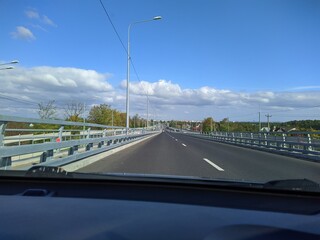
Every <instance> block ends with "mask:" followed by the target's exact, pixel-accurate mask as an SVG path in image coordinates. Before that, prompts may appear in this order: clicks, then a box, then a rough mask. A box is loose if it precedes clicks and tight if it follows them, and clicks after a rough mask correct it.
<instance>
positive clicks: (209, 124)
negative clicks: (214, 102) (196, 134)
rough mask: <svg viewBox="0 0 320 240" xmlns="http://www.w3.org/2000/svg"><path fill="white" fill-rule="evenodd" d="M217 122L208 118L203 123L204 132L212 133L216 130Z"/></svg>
mask: <svg viewBox="0 0 320 240" xmlns="http://www.w3.org/2000/svg"><path fill="white" fill-rule="evenodd" d="M214 125H215V121H214V120H213V118H212V117H207V118H205V119H204V120H203V121H202V132H212V131H213V130H214Z"/></svg>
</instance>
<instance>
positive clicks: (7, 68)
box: [0, 66, 14, 70]
mask: <svg viewBox="0 0 320 240" xmlns="http://www.w3.org/2000/svg"><path fill="white" fill-rule="evenodd" d="M9 69H14V67H11V66H10V67H5V68H0V70H9Z"/></svg>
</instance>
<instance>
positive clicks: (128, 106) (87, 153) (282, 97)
mask: <svg viewBox="0 0 320 240" xmlns="http://www.w3.org/2000/svg"><path fill="white" fill-rule="evenodd" d="M319 11H320V2H319V1H313V0H293V1H292V0H290V1H289V0H274V1H272V0H271V1H264V0H261V1H253V0H244V1H231V0H223V1H222V0H221V1H209V0H207V1H205V0H201V1H199V0H194V1H191V0H190V1H171V0H170V1H169V0H162V1H156V0H151V1H150V0H148V1H146V0H145V1H143V0H138V1H129V0H120V1H119V0H110V1H106V0H95V1H92V0H90V1H89V0H83V1H62V0H61V1H47V0H46V1H37V0H30V1H17V0H2V1H1V8H0V22H1V29H0V38H1V44H0V50H1V51H0V81H1V88H0V168H1V172H2V173H1V174H10V173H12V174H13V173H14V172H16V171H19V172H27V171H28V170H30V169H31V168H33V169H35V167H40V166H46V167H54V168H57V169H63V172H64V171H66V172H74V173H84V174H87V176H89V174H92V173H94V174H99V175H97V176H100V175H105V176H107V175H108V174H109V175H110V174H111V175H117V174H118V175H121V176H139V177H145V178H149V177H151V178H152V177H159V176H161V177H162V178H167V179H174V178H179V179H180V178H182V179H185V181H187V180H188V179H206V180H210V181H213V182H214V181H230V184H236V183H239V182H242V183H244V182H247V183H267V182H269V185H268V186H273V185H274V184H275V183H276V182H271V184H270V181H275V180H290V179H291V180H294V181H293V182H290V184H291V185H294V184H297V187H296V189H299V187H300V185H299V184H300V183H301V182H299V179H308V181H309V180H310V181H312V182H313V183H315V184H319V183H320V165H319V161H320V119H319V118H320V115H319V113H320V97H319V96H320V92H319V91H320V85H319V77H320V68H319V62H320V28H319V26H320V15H319ZM29 172H30V171H29ZM94 174H92V175H90V176H92V177H94V176H95V175H94ZM296 180H297V181H296ZM302 185H303V184H302Z"/></svg>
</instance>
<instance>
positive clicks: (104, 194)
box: [0, 177, 320, 240]
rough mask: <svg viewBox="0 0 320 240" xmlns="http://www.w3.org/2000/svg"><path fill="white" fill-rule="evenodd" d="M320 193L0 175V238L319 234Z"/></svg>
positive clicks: (302, 236) (296, 236) (308, 236)
mask: <svg viewBox="0 0 320 240" xmlns="http://www.w3.org/2000/svg"><path fill="white" fill-rule="evenodd" d="M319 200H320V197H319V194H317V193H315V194H312V193H310V194H302V193H289V192H280V191H265V190H263V191H262V190H257V189H255V190H251V189H249V188H243V187H239V188H237V187H229V188H228V187H219V186H199V185H194V184H189V185H188V184H180V183H167V182H166V183H164V182H159V181H131V180H130V181H129V180H128V181H120V180H89V179H46V178H39V179H36V178H10V177H3V178H1V179H0V213H1V214H0V223H1V228H0V239H116V240H122V239H320V215H319V210H320V206H319V205H320V201H319Z"/></svg>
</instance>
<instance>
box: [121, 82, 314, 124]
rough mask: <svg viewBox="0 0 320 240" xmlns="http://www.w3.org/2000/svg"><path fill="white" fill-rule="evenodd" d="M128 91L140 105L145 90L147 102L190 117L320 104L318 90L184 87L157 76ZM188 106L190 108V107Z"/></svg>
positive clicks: (285, 109)
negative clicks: (156, 79)
mask: <svg viewBox="0 0 320 240" xmlns="http://www.w3.org/2000/svg"><path fill="white" fill-rule="evenodd" d="M121 87H122V88H125V87H126V82H125V80H124V81H122V82H121ZM130 92H131V95H132V96H131V101H132V102H135V106H137V107H139V108H141V109H143V108H145V105H146V103H145V102H146V101H145V94H146V92H148V93H149V98H150V102H151V103H153V105H155V106H157V107H158V108H160V109H162V112H163V111H167V112H171V114H173V115H177V116H180V117H186V118H188V117H189V116H187V114H189V115H190V116H194V118H195V119H196V118H197V116H196V115H201V114H204V115H208V114H209V115H212V114H219V112H221V118H223V117H225V116H228V115H243V114H246V113H248V112H250V114H251V115H252V114H253V115H256V112H258V109H259V106H260V107H261V108H262V109H263V110H265V111H270V112H272V111H277V112H279V111H280V112H281V111H301V110H304V109H307V108H310V109H309V113H312V111H313V110H312V107H314V106H320V98H319V96H320V92H319V91H309V92H306V91H300V92H272V91H265V92H251V93H248V92H237V91H230V90H225V89H215V88H212V87H209V86H204V87H200V88H197V89H183V88H181V87H180V86H179V85H178V84H175V83H172V82H171V81H166V80H159V81H157V82H152V83H151V82H146V81H141V82H131V83H130ZM189 107H191V108H192V109H193V111H190V110H189V109H188V108H189ZM190 113H191V114H190ZM223 114H225V115H223ZM169 115H170V114H169ZM247 115H248V114H247ZM278 115H279V114H278ZM180 119H181V118H180ZM200 119H201V118H200Z"/></svg>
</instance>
